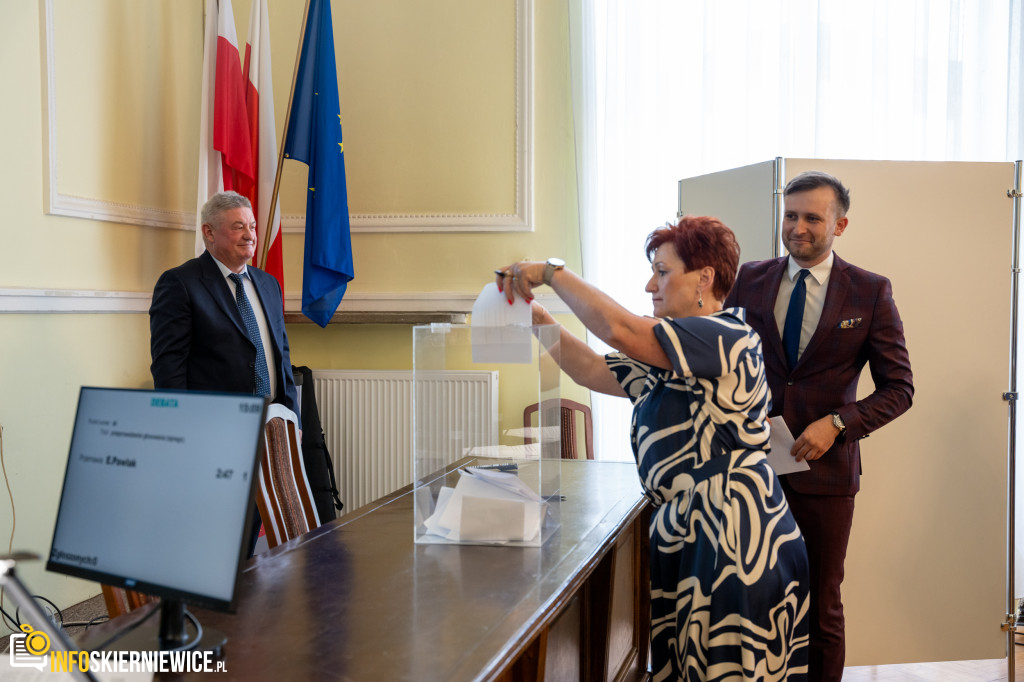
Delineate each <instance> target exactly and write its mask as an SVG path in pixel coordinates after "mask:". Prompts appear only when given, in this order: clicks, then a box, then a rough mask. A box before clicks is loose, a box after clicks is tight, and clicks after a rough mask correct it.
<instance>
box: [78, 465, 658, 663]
mask: <svg viewBox="0 0 1024 682" xmlns="http://www.w3.org/2000/svg"><path fill="white" fill-rule="evenodd" d="M562 466H563V468H562V474H561V484H562V494H563V495H565V496H566V500H565V501H564V502H562V503H561V527H560V528H559V530H558V531H557V532H555V533H554V535H553V536H552V537H551V538H550V539H549V540H548V541H547V542H546V543H545V545H544V546H543V547H535V548H523V547H488V546H469V545H466V546H459V545H417V544H415V543H414V542H413V512H412V503H413V495H412V494H411V487H410V488H405V489H403V490H400V491H398V492H397V493H395V494H393V495H390V496H388V497H385V498H382V499H381V500H378V501H377V502H374V503H372V504H370V505H367V506H365V507H363V508H362V509H358V510H356V511H354V512H352V513H350V514H348V515H346V516H344V517H342V518H340V519H337V520H336V521H333V522H331V523H330V524H328V525H326V526H323V527H321V528H319V529H317V530H316V531H313V532H312V533H309V534H307V535H305V536H303V537H301V538H296V539H295V540H293V541H292V542H289V543H286V544H284V545H281V546H279V547H277V548H275V549H274V550H271V551H270V552H268V553H266V554H262V555H259V556H257V557H255V558H254V559H253V560H252V561H251V562H250V565H249V566H248V567H247V568H246V570H245V572H244V573H243V576H242V578H241V580H240V585H239V590H240V592H239V594H240V598H239V606H238V612H237V613H236V614H233V615H232V614H224V613H216V612H210V611H203V610H195V613H196V615H197V616H198V617H199V620H200V622H201V623H202V624H203V625H204V626H212V627H215V628H217V629H219V630H221V631H223V632H224V633H225V634H227V636H228V638H229V639H228V643H227V647H226V653H225V659H224V660H225V661H226V664H227V673H226V674H218V675H217V679H218V680H225V681H226V680H247V681H248V680H326V679H340V680H355V681H358V682H362V681H364V680H367V681H369V680H373V681H376V680H388V681H389V682H390V681H394V680H417V681H420V680H439V681H443V682H451V681H455V680H478V679H480V680H543V679H545V678H546V679H548V680H559V681H561V680H573V679H577V680H585V681H586V682H591V681H593V680H631V679H645V678H646V674H647V673H646V670H647V652H648V642H649V636H650V589H649V584H648V559H647V556H648V555H647V545H648V536H647V519H648V513H647V501H646V499H645V498H644V497H643V495H642V493H641V490H640V485H639V482H638V480H637V474H636V467H635V466H634V465H633V464H628V463H618V462H593V461H591V462H587V461H564V462H563V465H562ZM144 608H148V607H144ZM141 611H142V609H140V610H137V611H136V612H133V613H132V614H129V616H128V617H127V618H132V617H133V616H135V617H138V616H139V615H141V613H140V612H141ZM119 620H120V619H119ZM115 624H116V621H112V622H111V623H110V624H108V626H116V625H115ZM97 634H101V633H97Z"/></svg>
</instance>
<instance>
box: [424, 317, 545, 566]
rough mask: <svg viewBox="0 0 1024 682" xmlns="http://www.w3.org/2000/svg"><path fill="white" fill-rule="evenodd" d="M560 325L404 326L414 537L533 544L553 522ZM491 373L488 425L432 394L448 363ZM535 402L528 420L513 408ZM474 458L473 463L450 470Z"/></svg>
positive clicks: (539, 542)
mask: <svg viewBox="0 0 1024 682" xmlns="http://www.w3.org/2000/svg"><path fill="white" fill-rule="evenodd" d="M560 329H561V326H560V325H557V324H553V325H535V326H522V325H504V326H485V325H475V326H469V325H456V324H431V325H422V326H417V327H414V328H413V476H414V481H415V483H414V486H415V514H414V519H413V524H414V533H415V539H416V542H417V543H424V544H429V543H444V544H449V543H458V544H502V545H510V546H528V547H539V546H541V545H543V544H544V542H545V541H546V540H547V539H548V538H549V537H550V536H551V534H552V533H553V532H554V531H556V530H557V529H558V526H559V502H560V496H559V489H560V486H561V481H560V478H561V409H560V406H561V400H560V399H561V390H560V378H561V370H560V369H559V366H558V338H559V330H560ZM470 366H471V367H472V368H473V369H474V370H486V371H493V372H496V373H497V375H498V386H499V395H500V396H502V398H501V399H500V401H499V402H500V405H499V410H498V414H499V417H498V423H495V424H490V425H483V428H481V425H478V424H473V423H471V422H472V421H473V420H475V419H479V418H480V417H479V411H478V410H475V409H473V406H472V405H468V404H467V405H460V404H457V403H456V404H452V403H451V402H445V401H441V400H438V399H436V396H434V395H433V391H434V387H435V386H436V385H437V379H438V377H443V375H444V374H445V373H446V372H448V371H450V370H451V368H455V367H458V368H465V367H470ZM534 403H537V404H539V405H540V408H539V410H538V412H539V420H538V423H537V426H536V427H524V425H523V411H524V409H525V408H526V407H527V405H530V404H534ZM466 457H473V458H477V460H478V463H479V465H478V466H473V467H463V468H458V469H455V470H454V471H452V470H450V466H449V465H451V464H452V463H454V462H456V461H458V460H460V459H463V458H466Z"/></svg>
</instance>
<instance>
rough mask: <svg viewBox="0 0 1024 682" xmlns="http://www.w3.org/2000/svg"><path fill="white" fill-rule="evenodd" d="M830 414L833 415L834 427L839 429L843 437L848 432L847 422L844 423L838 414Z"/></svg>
mask: <svg viewBox="0 0 1024 682" xmlns="http://www.w3.org/2000/svg"><path fill="white" fill-rule="evenodd" d="M829 414H831V415H832V426H834V427H836V428H837V429H839V435H843V432H844V431H846V422H844V421H843V418H842V417H840V416H839V413H838V412H830V413H829Z"/></svg>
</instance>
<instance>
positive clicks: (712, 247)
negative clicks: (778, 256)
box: [647, 216, 740, 301]
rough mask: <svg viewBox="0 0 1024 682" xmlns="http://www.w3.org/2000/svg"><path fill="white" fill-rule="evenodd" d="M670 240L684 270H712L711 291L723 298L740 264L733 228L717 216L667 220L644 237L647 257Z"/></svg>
mask: <svg viewBox="0 0 1024 682" xmlns="http://www.w3.org/2000/svg"><path fill="white" fill-rule="evenodd" d="M669 242H671V243H672V245H673V246H675V248H676V255H677V256H679V259H680V260H682V261H683V265H685V266H686V270H687V272H689V271H691V270H700V269H701V268H705V267H710V268H712V269H713V270H714V271H715V282H714V284H713V285H712V286H711V291H712V293H713V294H714V295H715V298H717V299H718V300H719V301H724V300H725V297H726V296H728V295H729V291H730V290H731V289H732V285H733V282H735V281H736V270H737V269H738V268H739V265H740V245H739V242H737V241H736V235H735V234H733V231H732V230H730V229H729V228H728V227H726V226H725V225H724V224H722V221H720V220H719V219H718V218H712V217H709V216H683V217H682V218H680V219H679V222H678V223H676V224H675V225H673V224H671V223H667V224H666V225H665V227H659V228H658V229H657V230H655V231H654V232H651V234H649V235H648V236H647V260H651V259H652V258H654V253H655V252H656V251H657V250H658V248H659V247H660V246H661V245H662V244H666V243H669Z"/></svg>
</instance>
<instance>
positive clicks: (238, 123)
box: [196, 0, 256, 256]
mask: <svg viewBox="0 0 1024 682" xmlns="http://www.w3.org/2000/svg"><path fill="white" fill-rule="evenodd" d="M205 36H206V39H205V44H204V47H203V90H202V109H201V114H200V123H199V183H198V185H199V187H198V197H197V205H196V255H197V256H198V255H199V254H201V253H202V252H203V250H204V249H205V248H206V247H205V244H204V242H203V234H202V217H201V216H200V215H199V212H200V209H202V206H203V204H205V203H206V200H207V199H209V198H210V197H211V196H212V195H213V194H216V193H217V192H219V191H221V190H234V191H236V192H238V193H239V194H244V195H245V196H248V197H250V200H251V198H252V197H251V195H252V193H253V189H254V187H255V177H256V174H255V163H254V161H253V154H252V138H251V136H250V133H249V118H248V115H247V113H246V104H245V82H244V80H243V77H242V62H241V58H240V56H239V52H238V38H237V36H236V33H235V15H234V12H233V11H232V9H231V0H208V2H207V7H206V34H205Z"/></svg>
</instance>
